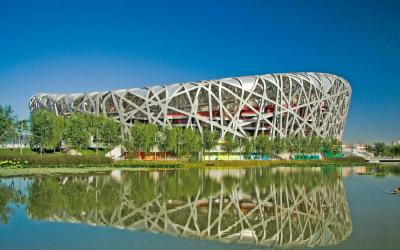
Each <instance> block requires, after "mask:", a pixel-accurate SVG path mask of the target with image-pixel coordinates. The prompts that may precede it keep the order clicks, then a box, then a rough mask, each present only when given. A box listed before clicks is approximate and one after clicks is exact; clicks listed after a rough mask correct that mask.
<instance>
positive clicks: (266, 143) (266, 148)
mask: <svg viewBox="0 0 400 250" xmlns="http://www.w3.org/2000/svg"><path fill="white" fill-rule="evenodd" d="M254 146H255V149H256V151H257V152H258V154H259V155H260V156H262V155H265V154H268V155H271V151H272V143H271V141H270V140H269V138H268V136H266V135H262V134H260V135H258V136H257V137H256V138H255V141H254Z"/></svg>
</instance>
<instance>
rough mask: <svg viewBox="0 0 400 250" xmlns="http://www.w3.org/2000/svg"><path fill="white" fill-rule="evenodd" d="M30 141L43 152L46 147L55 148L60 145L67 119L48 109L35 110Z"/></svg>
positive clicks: (31, 122)
mask: <svg viewBox="0 0 400 250" xmlns="http://www.w3.org/2000/svg"><path fill="white" fill-rule="evenodd" d="M30 125H31V127H30V130H31V136H30V143H31V146H33V147H37V148H39V150H40V152H41V153H43V150H44V149H45V148H53V149H55V148H56V147H57V146H59V145H60V143H61V139H62V134H63V129H64V127H65V120H64V118H62V117H58V116H56V115H55V114H54V113H51V112H49V111H47V110H35V111H34V112H32V114H31V118H30Z"/></svg>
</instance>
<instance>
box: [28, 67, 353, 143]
mask: <svg viewBox="0 0 400 250" xmlns="http://www.w3.org/2000/svg"><path fill="white" fill-rule="evenodd" d="M350 96H351V87H350V85H349V83H348V82H347V81H346V80H345V79H343V78H342V77H339V76H336V75H332V74H325V73H285V74H267V75H258V76H247V77H236V78H224V79H219V80H208V81H200V82H189V83H176V84H170V85H164V86H152V87H144V88H133V89H123V90H115V91H108V92H93V93H81V94H45V93H40V94H37V95H35V96H33V97H32V98H31V100H30V103H29V107H30V109H31V110H35V109H48V110H50V111H52V112H54V113H56V114H57V115H64V116H68V115H70V114H71V113H73V112H90V113H95V114H106V115H107V116H109V117H113V118H114V119H115V120H117V121H119V122H121V123H122V124H124V125H125V128H126V129H129V128H130V127H131V126H132V125H133V123H134V122H135V121H142V122H150V123H155V124H157V125H159V126H168V125H170V126H184V127H192V128H198V129H199V130H200V133H202V129H203V127H205V126H207V127H210V128H211V129H212V130H213V129H217V130H219V131H221V136H224V135H225V133H227V132H228V133H232V134H234V135H235V136H240V137H242V136H244V135H249V134H250V135H254V136H256V135H258V134H260V133H262V134H267V135H269V136H270V137H271V138H274V137H275V136H280V137H286V136H287V135H289V134H294V135H299V136H306V135H309V134H314V135H317V136H321V137H326V136H332V137H336V138H339V139H341V138H342V134H343V129H344V124H345V120H346V116H347V112H348V109H349V104H350Z"/></svg>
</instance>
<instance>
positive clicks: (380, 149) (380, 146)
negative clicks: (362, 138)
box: [374, 142, 386, 156]
mask: <svg viewBox="0 0 400 250" xmlns="http://www.w3.org/2000/svg"><path fill="white" fill-rule="evenodd" d="M385 150H386V144H385V143H384V142H376V143H375V144H374V155H375V156H382V155H383V154H384V152H385Z"/></svg>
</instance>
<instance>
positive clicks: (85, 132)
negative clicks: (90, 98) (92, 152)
mask: <svg viewBox="0 0 400 250" xmlns="http://www.w3.org/2000/svg"><path fill="white" fill-rule="evenodd" d="M88 127H89V126H88V123H87V119H86V117H85V115H82V114H74V115H73V116H71V117H70V118H69V119H68V120H67V126H66V128H65V131H64V139H65V142H66V143H67V145H69V146H70V147H73V148H75V149H76V150H78V149H82V148H85V147H88V146H89V141H90V133H89V129H88Z"/></svg>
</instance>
